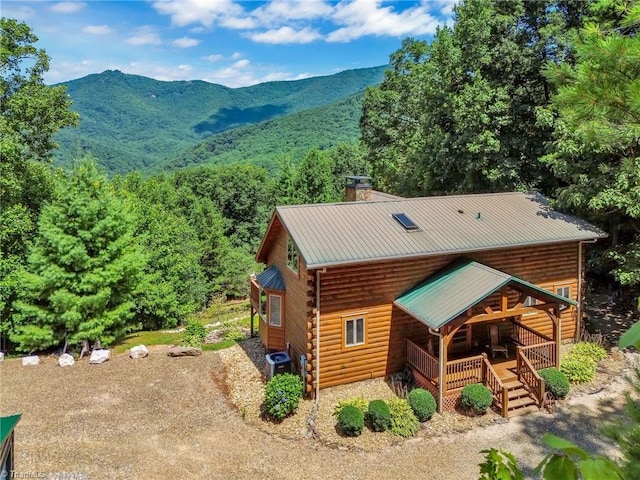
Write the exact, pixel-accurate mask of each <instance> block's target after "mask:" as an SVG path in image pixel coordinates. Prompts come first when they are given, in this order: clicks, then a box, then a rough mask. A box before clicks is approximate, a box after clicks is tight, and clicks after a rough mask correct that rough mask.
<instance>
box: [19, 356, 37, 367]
mask: <svg viewBox="0 0 640 480" xmlns="http://www.w3.org/2000/svg"><path fill="white" fill-rule="evenodd" d="M39 363H40V357H39V356H37V355H30V356H28V357H22V366H23V367H27V366H29V365H38V364H39Z"/></svg>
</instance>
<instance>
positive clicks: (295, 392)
mask: <svg viewBox="0 0 640 480" xmlns="http://www.w3.org/2000/svg"><path fill="white" fill-rule="evenodd" d="M264 396H265V400H264V407H265V411H266V412H267V414H268V415H269V416H270V417H271V418H273V419H274V420H282V419H283V418H285V417H286V416H288V415H290V414H292V413H293V412H295V411H296V409H297V408H298V404H299V403H300V399H301V398H302V380H300V377H299V376H297V375H294V374H292V373H282V374H279V375H276V376H275V377H273V378H272V379H271V380H269V383H267V386H266V387H265V395H264Z"/></svg>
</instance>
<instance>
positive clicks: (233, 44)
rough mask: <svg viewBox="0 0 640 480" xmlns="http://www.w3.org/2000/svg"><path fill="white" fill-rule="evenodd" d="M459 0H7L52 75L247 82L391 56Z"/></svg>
mask: <svg viewBox="0 0 640 480" xmlns="http://www.w3.org/2000/svg"><path fill="white" fill-rule="evenodd" d="M453 4H454V0H429V1H426V0H422V1H420V0H418V1H409V0H407V1H393V2H387V1H376V0H343V1H341V2H335V1H323V0H270V1H266V2H265V1H250V2H241V1H235V0H162V1H92V0H86V1H72V2H70V1H64V2H51V1H28V0H27V1H19V2H11V1H5V0H3V1H2V4H1V7H0V8H1V12H2V16H4V17H9V18H16V19H18V20H21V21H24V22H26V23H27V24H28V25H29V26H30V27H31V28H32V29H33V30H34V32H35V34H36V35H37V36H38V38H39V39H40V41H39V42H38V44H37V45H38V46H39V47H40V48H44V49H45V50H46V51H47V53H48V54H49V56H50V57H51V68H50V70H49V72H48V73H47V74H46V76H45V81H46V82H47V83H58V82H63V81H67V80H71V79H74V78H79V77H83V76H85V75H88V74H90V73H99V72H103V71H104V70H108V69H112V70H114V69H117V70H121V71H123V72H125V73H132V74H137V75H144V76H147V77H152V78H156V79H158V80H206V81H209V82H213V83H220V84H223V85H227V86H230V87H242V86H247V85H252V84H255V83H260V82H265V81H272V80H295V79H300V78H306V77H310V76H317V75H329V74H333V73H336V72H339V71H342V70H347V69H352V68H362V67H371V66H376V65H383V64H386V63H387V62H388V60H389V55H390V54H391V53H392V52H394V51H395V50H397V49H398V48H399V47H400V43H401V41H402V39H403V38H405V37H407V36H412V37H415V38H424V39H428V38H430V37H431V36H432V35H433V33H434V32H435V31H436V28H437V26H438V25H443V24H444V23H447V22H450V21H451V17H452V7H453Z"/></svg>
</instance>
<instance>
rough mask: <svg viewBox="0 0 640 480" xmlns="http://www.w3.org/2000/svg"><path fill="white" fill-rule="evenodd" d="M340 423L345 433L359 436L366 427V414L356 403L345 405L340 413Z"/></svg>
mask: <svg viewBox="0 0 640 480" xmlns="http://www.w3.org/2000/svg"><path fill="white" fill-rule="evenodd" d="M338 424H339V425H340V428H341V429H342V431H343V432H344V434H345V435H349V436H350V437H357V436H359V435H360V434H361V433H362V429H363V428H364V414H363V413H362V410H360V409H359V408H358V407H356V406H354V405H345V406H344V407H343V408H342V409H341V410H340V414H339V415H338Z"/></svg>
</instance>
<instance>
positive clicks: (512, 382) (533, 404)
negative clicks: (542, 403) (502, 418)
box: [502, 375, 538, 418]
mask: <svg viewBox="0 0 640 480" xmlns="http://www.w3.org/2000/svg"><path fill="white" fill-rule="evenodd" d="M502 383H503V385H504V388H506V389H507V392H508V396H509V407H508V410H507V418H511V417H517V416H519V415H526V414H527V413H531V412H537V411H538V402H537V400H536V398H535V397H534V396H533V394H532V393H531V392H529V390H527V389H526V388H525V386H524V384H523V383H522V382H521V381H519V380H518V378H517V377H516V376H515V375H513V376H512V377H511V376H509V377H506V378H502Z"/></svg>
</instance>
